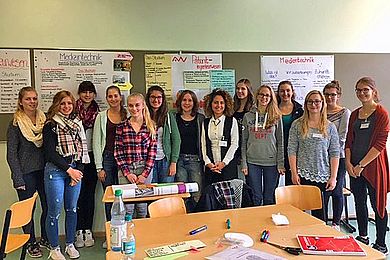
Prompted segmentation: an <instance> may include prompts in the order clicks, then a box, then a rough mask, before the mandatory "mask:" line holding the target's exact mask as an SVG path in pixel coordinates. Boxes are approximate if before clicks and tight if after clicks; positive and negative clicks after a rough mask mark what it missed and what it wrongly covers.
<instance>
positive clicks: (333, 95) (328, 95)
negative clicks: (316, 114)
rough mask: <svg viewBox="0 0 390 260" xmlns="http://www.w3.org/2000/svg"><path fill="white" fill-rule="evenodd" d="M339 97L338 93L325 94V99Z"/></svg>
mask: <svg viewBox="0 0 390 260" xmlns="http://www.w3.org/2000/svg"><path fill="white" fill-rule="evenodd" d="M337 95H338V94H337V93H324V96H325V97H335V96H337Z"/></svg>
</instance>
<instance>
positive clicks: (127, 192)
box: [112, 183, 137, 198]
mask: <svg viewBox="0 0 390 260" xmlns="http://www.w3.org/2000/svg"><path fill="white" fill-rule="evenodd" d="M136 188H137V184H134V183H132V184H121V185H112V193H113V194H114V195H115V191H116V190H122V198H134V197H135V189H136Z"/></svg>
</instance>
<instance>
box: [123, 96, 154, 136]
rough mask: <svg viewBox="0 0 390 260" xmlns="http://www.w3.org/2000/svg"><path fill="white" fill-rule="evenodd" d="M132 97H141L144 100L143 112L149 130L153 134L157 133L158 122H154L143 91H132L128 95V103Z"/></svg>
mask: <svg viewBox="0 0 390 260" xmlns="http://www.w3.org/2000/svg"><path fill="white" fill-rule="evenodd" d="M132 97H135V98H139V99H141V100H142V102H143V105H144V109H143V110H142V114H143V116H144V120H145V124H146V128H147V129H148V130H149V132H150V133H151V134H152V135H155V134H156V124H155V123H154V121H153V120H152V118H151V117H150V113H149V109H148V106H147V105H146V101H145V97H144V96H143V95H142V94H141V93H137V92H135V93H131V94H130V95H129V96H128V97H127V103H128V102H129V100H130V98H132Z"/></svg>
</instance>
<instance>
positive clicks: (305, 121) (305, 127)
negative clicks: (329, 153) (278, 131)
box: [298, 90, 329, 138]
mask: <svg viewBox="0 0 390 260" xmlns="http://www.w3.org/2000/svg"><path fill="white" fill-rule="evenodd" d="M314 94H318V95H320V97H321V101H322V107H321V113H320V123H319V126H318V130H320V133H321V134H322V135H323V136H328V124H329V121H328V119H327V114H326V113H327V112H326V102H325V97H324V95H322V93H321V91H319V90H312V91H310V92H309V93H307V95H306V97H305V104H304V111H303V116H302V117H301V118H299V119H298V120H300V121H301V133H302V136H303V138H306V137H307V135H308V134H309V117H310V115H309V110H308V108H307V102H308V101H309V98H310V96H311V95H314Z"/></svg>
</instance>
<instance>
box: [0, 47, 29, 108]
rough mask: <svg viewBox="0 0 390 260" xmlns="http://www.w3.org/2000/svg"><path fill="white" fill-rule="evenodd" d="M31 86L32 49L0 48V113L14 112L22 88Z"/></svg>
mask: <svg viewBox="0 0 390 260" xmlns="http://www.w3.org/2000/svg"><path fill="white" fill-rule="evenodd" d="M27 86H31V69H30V51H29V50H21V49H0V113H14V112H15V111H16V103H17V100H18V92H19V90H20V89H21V88H23V87H27Z"/></svg>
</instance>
